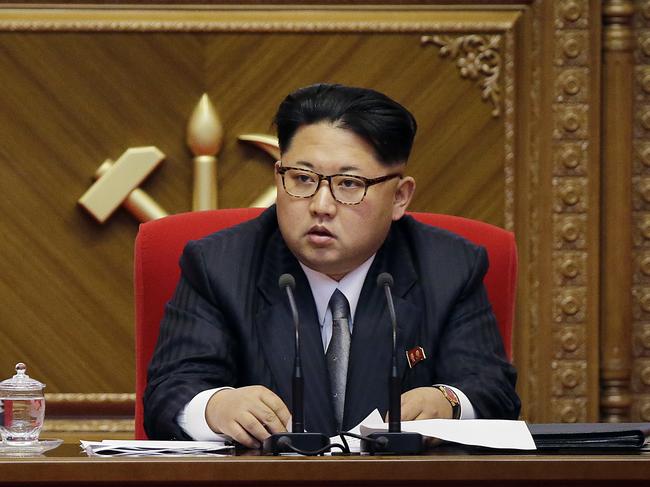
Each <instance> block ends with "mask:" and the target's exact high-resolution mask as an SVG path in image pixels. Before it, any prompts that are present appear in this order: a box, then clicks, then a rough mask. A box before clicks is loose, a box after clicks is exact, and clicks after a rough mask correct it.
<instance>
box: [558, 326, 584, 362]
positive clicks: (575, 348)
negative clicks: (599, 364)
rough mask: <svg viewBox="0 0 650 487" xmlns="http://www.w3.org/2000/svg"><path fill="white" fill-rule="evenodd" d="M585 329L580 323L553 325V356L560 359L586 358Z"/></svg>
mask: <svg viewBox="0 0 650 487" xmlns="http://www.w3.org/2000/svg"><path fill="white" fill-rule="evenodd" d="M584 342H585V331H584V326H582V325H555V327H554V331H553V356H554V357H555V358H556V359H558V360H560V359H565V360H577V359H585V358H586V347H585V343H584Z"/></svg>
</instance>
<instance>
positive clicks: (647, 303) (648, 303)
mask: <svg viewBox="0 0 650 487" xmlns="http://www.w3.org/2000/svg"><path fill="white" fill-rule="evenodd" d="M632 296H633V298H634V299H633V300H632V303H633V304H632V316H633V318H634V319H635V320H648V319H650V287H645V286H634V287H633V288H632Z"/></svg>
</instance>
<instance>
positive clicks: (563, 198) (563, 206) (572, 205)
mask: <svg viewBox="0 0 650 487" xmlns="http://www.w3.org/2000/svg"><path fill="white" fill-rule="evenodd" d="M586 184H587V182H586V181H585V179H584V178H553V193H554V198H553V202H554V203H553V210H554V211H556V212H558V213H568V212H570V213H579V212H584V211H585V210H586V208H587V204H586V197H585V195H586V187H585V185H586Z"/></svg>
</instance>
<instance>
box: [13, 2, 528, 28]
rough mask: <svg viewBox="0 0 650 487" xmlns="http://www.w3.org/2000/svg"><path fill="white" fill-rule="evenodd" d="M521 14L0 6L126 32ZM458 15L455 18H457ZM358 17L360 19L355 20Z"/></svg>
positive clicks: (48, 22) (370, 24)
mask: <svg viewBox="0 0 650 487" xmlns="http://www.w3.org/2000/svg"><path fill="white" fill-rule="evenodd" d="M519 15H520V14H519V13H518V12H517V11H516V10H513V11H508V10H498V11H494V12H485V11H483V12H481V11H472V10H458V9H449V8H443V9H441V8H431V7H422V8H417V7H397V6H396V7H395V8H389V7H382V8H376V7H375V8H372V7H362V6H357V7H354V8H344V7H343V6H337V7H335V8H334V7H326V6H320V7H317V6H314V7H311V8H305V7H300V6H295V7H266V8H262V7H256V8H246V9H244V8H236V7H230V8H201V7H199V6H197V7H192V8H191V9H182V8H147V7H137V9H134V8H125V7H122V6H121V7H119V8H115V7H110V6H98V7H89V6H83V7H75V6H65V7H47V8H38V7H32V8H29V7H26V6H23V7H20V6H7V7H1V8H0V30H4V31H92V32H98V31H99V32H101V31H109V32H114V31H127V32H132V31H135V32H343V33H345V32H402V33H408V32H427V31H446V32H464V31H467V29H468V28H469V29H471V31H474V32H503V31H506V30H508V29H510V28H512V25H513V23H514V22H515V21H516V19H517V17H518V16H519ZM459 17H462V19H463V21H462V22H459V21H458V18H459ZM360 19H362V20H360Z"/></svg>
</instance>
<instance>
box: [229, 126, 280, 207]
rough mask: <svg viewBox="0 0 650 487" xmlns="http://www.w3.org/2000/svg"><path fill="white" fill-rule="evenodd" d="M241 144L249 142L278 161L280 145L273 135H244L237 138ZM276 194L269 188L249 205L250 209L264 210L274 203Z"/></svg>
mask: <svg viewBox="0 0 650 487" xmlns="http://www.w3.org/2000/svg"><path fill="white" fill-rule="evenodd" d="M237 138H238V139H239V140H241V141H242V142H249V143H251V144H253V145H255V146H257V147H258V148H260V149H262V150H263V151H264V152H266V153H267V154H268V155H270V156H271V157H272V158H273V160H274V161H277V160H279V159H280V145H279V144H278V138H277V137H275V136H273V135H266V134H244V135H240V136H239V137H237ZM277 195H278V193H277V190H276V187H275V185H274V186H269V187H268V188H267V189H266V191H264V193H262V194H261V195H260V196H258V197H257V198H256V199H255V201H253V203H251V207H252V208H266V207H267V206H271V205H272V204H273V203H275V198H276V197H277Z"/></svg>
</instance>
